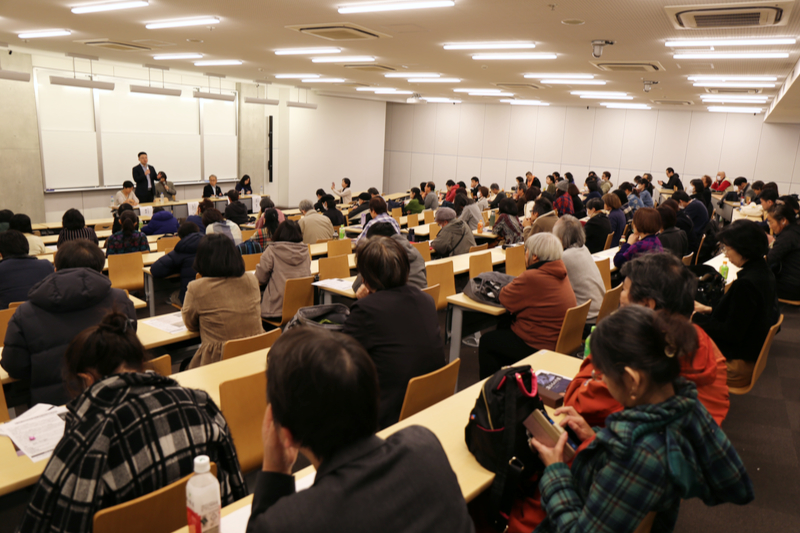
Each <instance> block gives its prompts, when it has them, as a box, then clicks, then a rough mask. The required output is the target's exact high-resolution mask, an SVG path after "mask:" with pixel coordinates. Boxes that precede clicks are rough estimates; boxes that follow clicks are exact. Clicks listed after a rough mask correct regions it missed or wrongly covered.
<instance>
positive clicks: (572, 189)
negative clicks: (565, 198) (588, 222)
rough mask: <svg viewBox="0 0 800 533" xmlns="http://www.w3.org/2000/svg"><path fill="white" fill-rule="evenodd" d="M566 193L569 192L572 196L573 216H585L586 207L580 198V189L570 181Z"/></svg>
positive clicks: (578, 217) (579, 217) (580, 217)
mask: <svg viewBox="0 0 800 533" xmlns="http://www.w3.org/2000/svg"><path fill="white" fill-rule="evenodd" d="M567 194H569V197H570V198H572V208H573V210H574V211H575V213H574V215H575V218H577V219H578V220H580V219H582V218H583V217H585V216H586V208H585V207H584V205H583V200H581V191H579V190H578V186H577V185H575V184H574V183H570V184H569V188H568V189H567Z"/></svg>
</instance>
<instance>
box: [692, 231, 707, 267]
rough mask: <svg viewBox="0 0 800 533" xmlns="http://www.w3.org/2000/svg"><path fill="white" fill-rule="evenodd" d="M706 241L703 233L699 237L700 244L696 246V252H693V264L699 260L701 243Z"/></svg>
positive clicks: (701, 248)
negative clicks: (701, 236) (700, 237)
mask: <svg viewBox="0 0 800 533" xmlns="http://www.w3.org/2000/svg"><path fill="white" fill-rule="evenodd" d="M705 242H706V236H705V235H703V238H702V239H700V246H698V247H697V253H696V254H694V264H695V265H696V264H697V263H698V261H700V252H701V251H702V250H703V243H705Z"/></svg>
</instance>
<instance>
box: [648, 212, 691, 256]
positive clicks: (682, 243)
mask: <svg viewBox="0 0 800 533" xmlns="http://www.w3.org/2000/svg"><path fill="white" fill-rule="evenodd" d="M656 211H658V216H660V217H661V233H659V234H658V240H659V242H660V243H661V246H662V247H663V248H664V250H667V251H670V252H672V253H673V254H675V256H677V257H678V258H683V257H684V256H685V255H688V254H689V239H688V238H687V237H686V232H685V231H683V230H680V229H678V228H676V227H675V224H676V222H677V221H678V216H677V215H676V214H675V211H674V210H673V209H672V208H671V207H669V206H666V205H660V206H658V209H656Z"/></svg>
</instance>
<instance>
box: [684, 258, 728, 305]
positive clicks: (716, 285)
mask: <svg viewBox="0 0 800 533" xmlns="http://www.w3.org/2000/svg"><path fill="white" fill-rule="evenodd" d="M689 270H691V271H692V273H693V274H694V275H695V276H697V294H696V295H695V300H697V301H698V302H700V303H701V304H703V305H707V306H709V307H715V306H716V305H717V304H718V303H719V301H720V300H722V297H723V296H725V284H726V283H727V282H726V280H725V278H723V277H722V274H720V273H719V272H717V271H716V269H714V267H710V266H708V265H692V266H690V267H689Z"/></svg>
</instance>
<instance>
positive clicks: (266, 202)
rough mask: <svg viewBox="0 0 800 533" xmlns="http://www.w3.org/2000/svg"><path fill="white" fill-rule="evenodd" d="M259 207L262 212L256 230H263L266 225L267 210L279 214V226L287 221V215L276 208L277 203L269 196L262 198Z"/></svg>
mask: <svg viewBox="0 0 800 533" xmlns="http://www.w3.org/2000/svg"><path fill="white" fill-rule="evenodd" d="M259 207H260V208H261V212H260V214H259V216H258V220H256V229H261V227H262V226H263V225H264V213H266V212H267V209H274V210H275V212H276V213H277V214H278V224H280V223H281V222H283V221H284V220H286V215H284V214H283V211H281V210H280V209H278V208H277V207H275V202H273V201H272V199H271V198H270V197H269V196H265V197H263V198H261V202H260V204H259Z"/></svg>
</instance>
